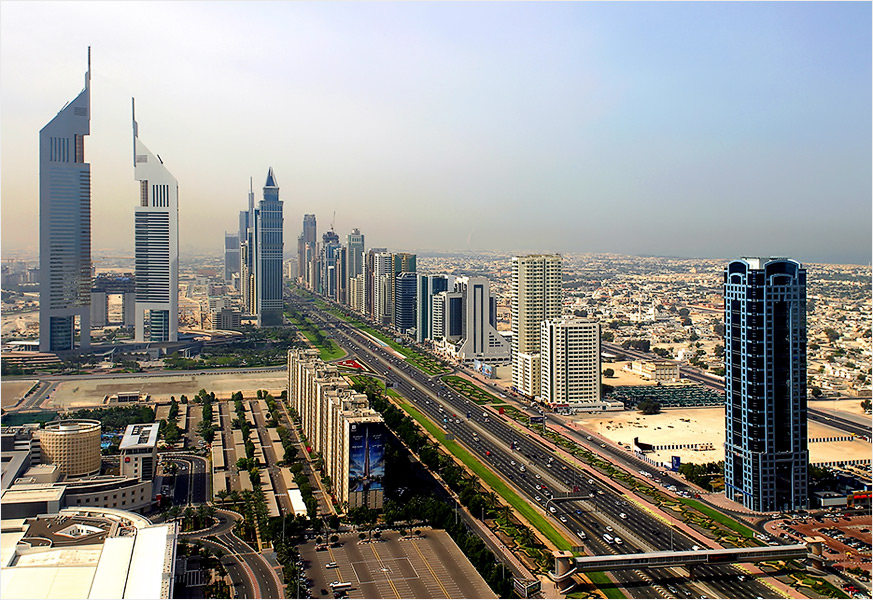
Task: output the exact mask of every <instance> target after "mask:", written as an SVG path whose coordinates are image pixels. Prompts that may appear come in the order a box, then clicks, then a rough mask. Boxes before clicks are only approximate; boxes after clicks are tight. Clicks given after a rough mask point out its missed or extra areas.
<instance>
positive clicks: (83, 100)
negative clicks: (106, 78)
mask: <svg viewBox="0 0 873 600" xmlns="http://www.w3.org/2000/svg"><path fill="white" fill-rule="evenodd" d="M90 133H91V49H90V48H88V71H87V72H86V73H85V89H83V90H82V91H81V92H80V93H79V95H78V96H76V98H75V99H74V100H73V101H72V102H69V103H68V104H67V105H66V106H64V108H62V109H61V111H60V112H59V113H58V114H57V115H55V117H54V118H53V119H52V120H51V121H49V122H48V124H47V125H46V126H45V127H43V128H42V129H41V130H40V132H39V272H40V283H39V349H40V351H41V352H57V351H62V350H72V349H73V346H74V336H75V333H74V331H75V327H76V323H75V321H76V317H78V318H79V330H80V346H81V347H82V348H88V347H90V345H91V165H90V164H89V163H86V162H85V136H86V135H89V134H90Z"/></svg>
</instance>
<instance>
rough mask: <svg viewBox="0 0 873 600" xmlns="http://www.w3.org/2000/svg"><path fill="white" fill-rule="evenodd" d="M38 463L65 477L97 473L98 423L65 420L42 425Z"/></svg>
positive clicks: (98, 465)
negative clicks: (52, 466) (54, 468)
mask: <svg viewBox="0 0 873 600" xmlns="http://www.w3.org/2000/svg"><path fill="white" fill-rule="evenodd" d="M39 444H40V451H41V454H42V462H44V463H50V464H54V465H57V466H58V470H59V471H60V472H61V473H65V474H66V475H67V476H68V477H81V476H83V475H94V474H97V473H99V472H100V421H92V420H86V419H69V420H64V421H52V422H50V423H46V425H45V428H44V429H41V430H40V432H39Z"/></svg>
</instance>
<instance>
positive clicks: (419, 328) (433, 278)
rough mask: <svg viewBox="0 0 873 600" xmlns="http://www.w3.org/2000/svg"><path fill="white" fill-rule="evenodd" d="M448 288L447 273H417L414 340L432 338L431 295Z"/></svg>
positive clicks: (419, 340)
mask: <svg viewBox="0 0 873 600" xmlns="http://www.w3.org/2000/svg"><path fill="white" fill-rule="evenodd" d="M448 289H449V277H448V276H447V275H419V276H418V289H417V290H416V298H417V300H416V301H417V303H418V306H417V308H416V315H415V322H416V325H415V341H417V342H419V343H421V342H423V341H425V340H430V339H433V333H432V325H431V321H432V320H433V297H434V295H436V294H439V293H440V292H445V291H447V290H448Z"/></svg>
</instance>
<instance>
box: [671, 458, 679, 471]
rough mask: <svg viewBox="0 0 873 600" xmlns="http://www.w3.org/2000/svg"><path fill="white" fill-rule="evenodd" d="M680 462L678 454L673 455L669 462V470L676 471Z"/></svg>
mask: <svg viewBox="0 0 873 600" xmlns="http://www.w3.org/2000/svg"><path fill="white" fill-rule="evenodd" d="M681 464H682V459H681V458H679V457H678V456H674V457H673V460H672V461H671V462H670V470H671V471H678V470H679V466H680V465H681Z"/></svg>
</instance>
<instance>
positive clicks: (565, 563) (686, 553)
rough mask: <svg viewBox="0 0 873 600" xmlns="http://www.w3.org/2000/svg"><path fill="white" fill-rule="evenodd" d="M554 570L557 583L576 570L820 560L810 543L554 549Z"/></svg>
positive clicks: (691, 566)
mask: <svg viewBox="0 0 873 600" xmlns="http://www.w3.org/2000/svg"><path fill="white" fill-rule="evenodd" d="M553 556H554V558H555V572H554V573H553V574H550V576H551V577H552V579H554V580H555V582H556V583H558V584H560V583H562V582H564V581H566V580H567V579H568V578H570V577H572V576H573V575H574V574H576V573H585V572H588V571H615V570H617V569H641V568H642V569H647V568H651V567H687V568H688V569H689V570H692V569H693V568H694V567H695V566H700V565H713V564H739V563H756V562H763V561H768V560H791V559H794V558H813V559H814V560H821V559H822V556H821V553H820V546H819V548H818V552H816V548H815V547H814V546H813V545H812V544H810V545H808V544H792V545H790V546H759V547H755V548H719V549H717V550H713V549H709V548H701V549H700V550H683V551H676V552H646V553H641V554H611V555H609V556H574V555H573V554H572V553H571V552H565V551H557V552H554V553H553Z"/></svg>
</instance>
